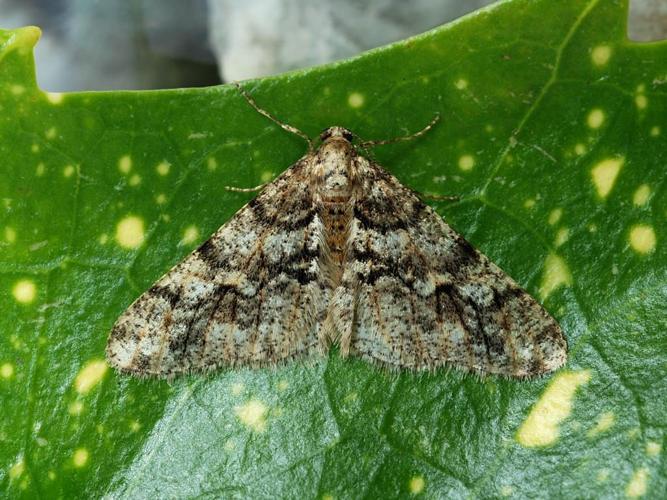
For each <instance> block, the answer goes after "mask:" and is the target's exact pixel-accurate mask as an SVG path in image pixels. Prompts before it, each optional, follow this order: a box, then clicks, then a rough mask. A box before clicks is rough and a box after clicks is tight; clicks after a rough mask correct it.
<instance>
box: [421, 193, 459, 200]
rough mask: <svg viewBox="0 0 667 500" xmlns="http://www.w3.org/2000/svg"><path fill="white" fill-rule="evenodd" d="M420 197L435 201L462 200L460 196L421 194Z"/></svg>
mask: <svg viewBox="0 0 667 500" xmlns="http://www.w3.org/2000/svg"><path fill="white" fill-rule="evenodd" d="M420 195H421V197H422V198H423V199H426V200H433V201H459V200H460V199H461V197H460V196H447V195H441V194H429V193H421V194H420Z"/></svg>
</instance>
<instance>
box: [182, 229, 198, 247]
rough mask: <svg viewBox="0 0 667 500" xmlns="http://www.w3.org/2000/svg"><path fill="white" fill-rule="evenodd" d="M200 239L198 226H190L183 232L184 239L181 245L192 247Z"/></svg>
mask: <svg viewBox="0 0 667 500" xmlns="http://www.w3.org/2000/svg"><path fill="white" fill-rule="evenodd" d="M198 239H199V229H197V226H188V227H186V228H185V230H184V231H183V238H181V244H183V245H192V244H193V243H195V242H196V241H197V240H198Z"/></svg>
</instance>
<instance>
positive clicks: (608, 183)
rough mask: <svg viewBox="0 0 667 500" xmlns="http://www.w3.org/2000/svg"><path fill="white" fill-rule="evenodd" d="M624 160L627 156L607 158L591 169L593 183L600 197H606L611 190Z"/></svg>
mask: <svg viewBox="0 0 667 500" xmlns="http://www.w3.org/2000/svg"><path fill="white" fill-rule="evenodd" d="M624 162H625V158H607V159H605V160H602V161H600V162H598V163H597V164H596V165H595V166H594V167H593V168H592V169H591V177H592V178H593V184H594V185H595V190H596V191H597V193H598V196H599V197H600V198H603V199H604V198H606V197H607V195H608V194H609V193H610V192H611V190H612V188H613V187H614V183H615V182H616V177H618V173H619V172H620V171H621V167H622V166H623V163H624Z"/></svg>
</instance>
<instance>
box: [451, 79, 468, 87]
mask: <svg viewBox="0 0 667 500" xmlns="http://www.w3.org/2000/svg"><path fill="white" fill-rule="evenodd" d="M454 86H455V87H456V88H457V89H459V90H465V89H467V88H468V80H466V79H465V78H459V79H458V80H456V82H455V83H454Z"/></svg>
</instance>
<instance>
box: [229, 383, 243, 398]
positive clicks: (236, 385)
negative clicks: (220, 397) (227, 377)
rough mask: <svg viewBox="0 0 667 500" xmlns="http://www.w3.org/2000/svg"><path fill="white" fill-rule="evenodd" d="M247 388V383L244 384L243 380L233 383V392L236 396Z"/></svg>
mask: <svg viewBox="0 0 667 500" xmlns="http://www.w3.org/2000/svg"><path fill="white" fill-rule="evenodd" d="M244 390H245V385H243V384H242V383H241V382H234V383H233V384H232V394H233V395H234V396H238V395H239V394H241V393H242V392H243V391H244Z"/></svg>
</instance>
